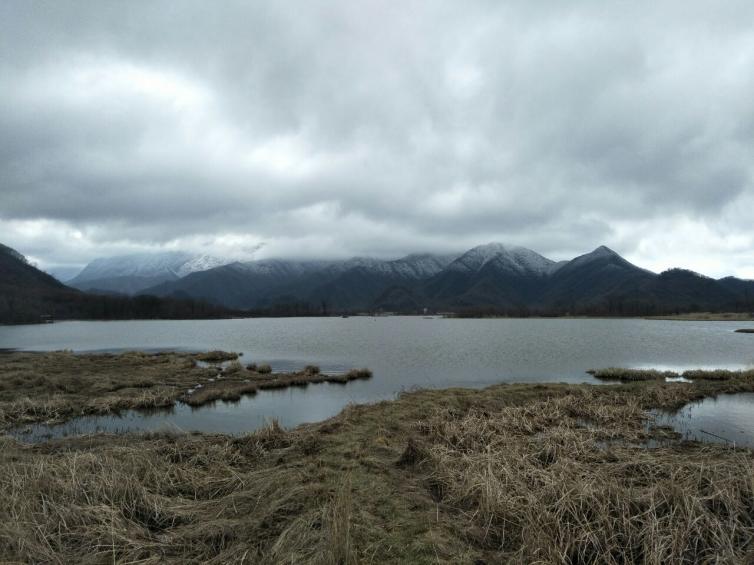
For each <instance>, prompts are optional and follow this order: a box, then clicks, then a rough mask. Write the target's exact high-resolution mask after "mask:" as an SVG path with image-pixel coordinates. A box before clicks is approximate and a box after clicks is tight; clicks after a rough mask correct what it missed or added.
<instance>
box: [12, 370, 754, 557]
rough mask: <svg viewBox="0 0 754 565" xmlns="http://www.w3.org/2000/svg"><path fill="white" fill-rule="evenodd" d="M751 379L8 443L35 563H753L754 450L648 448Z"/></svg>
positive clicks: (466, 397) (441, 400)
mask: <svg viewBox="0 0 754 565" xmlns="http://www.w3.org/2000/svg"><path fill="white" fill-rule="evenodd" d="M735 390H754V380H752V379H751V377H750V376H746V375H742V374H739V375H734V376H733V377H732V378H729V379H726V380H704V379H699V380H698V381H695V382H694V383H691V384H670V383H665V382H663V381H661V380H652V381H636V382H631V383H628V384H624V385H608V386H588V385H557V384H539V385H498V386H493V387H490V388H488V389H485V390H466V389H450V390H443V391H418V392H412V393H408V394H404V395H402V396H401V397H400V398H399V399H398V400H396V401H392V402H382V403H379V404H376V405H370V406H352V407H349V408H348V409H346V410H345V411H344V412H342V413H341V414H340V415H338V416H336V417H334V418H332V419H330V420H328V421H325V422H322V423H320V424H316V425H306V426H301V427H298V428H296V429H294V430H290V431H285V430H282V429H280V428H279V427H277V426H276V425H274V424H273V425H271V426H270V427H269V428H267V429H264V430H261V431H258V432H256V433H253V434H250V435H247V436H244V437H240V438H230V437H226V436H219V435H197V434H186V435H165V434H152V435H125V436H90V437H86V438H80V439H68V440H56V441H53V442H50V443H48V444H41V445H36V446H26V445H22V444H19V443H17V442H15V441H13V440H10V439H7V438H6V439H2V440H0V444H1V445H0V449H2V451H3V454H4V456H3V458H2V460H0V497H1V498H2V500H3V501H4V504H2V505H0V555H1V556H2V557H3V558H4V559H7V560H18V561H24V562H27V561H31V562H53V563H55V562H58V563H69V562H89V563H100V562H114V561H115V562H146V563H157V562H175V563H200V562H209V563H225V562H239V563H241V562H243V563H262V564H264V563H270V564H272V563H343V564H346V563H438V562H439V563H499V562H506V561H512V562H518V563H533V562H539V563H562V562H568V563H641V562H647V563H661V562H667V563H698V562H731V563H732V562H746V561H747V560H750V559H751V558H752V557H754V554H752V553H751V549H752V548H751V543H752V542H751V540H752V536H753V535H754V480H753V479H752V477H754V457H753V456H752V452H751V451H748V450H740V449H739V450H733V449H729V448H725V447H721V446H717V445H699V444H681V443H678V444H672V443H671V444H669V445H668V446H667V447H661V448H657V449H646V448H644V447H642V444H643V442H645V441H646V440H647V439H648V438H649V437H650V436H652V435H662V436H665V437H666V436H667V435H668V432H667V431H663V430H657V431H649V432H648V431H647V428H646V426H645V423H646V418H647V413H646V410H647V409H649V408H653V407H676V406H679V405H682V404H683V403H685V402H687V401H689V400H691V399H694V398H698V397H700V396H706V395H711V394H716V393H722V392H731V391H735Z"/></svg>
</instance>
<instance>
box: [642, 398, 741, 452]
mask: <svg viewBox="0 0 754 565" xmlns="http://www.w3.org/2000/svg"><path fill="white" fill-rule="evenodd" d="M654 416H655V421H654V423H655V425H657V426H668V427H670V428H673V429H674V430H675V431H676V432H678V433H680V434H681V437H682V439H684V440H688V441H700V442H711V443H724V444H727V445H731V446H741V447H751V448H754V393H748V392H747V393H738V394H721V395H719V396H717V397H716V398H705V399H704V400H701V401H699V402H691V403H689V404H687V405H686V406H684V407H683V408H681V409H680V410H678V411H676V412H667V411H656V412H655V413H654Z"/></svg>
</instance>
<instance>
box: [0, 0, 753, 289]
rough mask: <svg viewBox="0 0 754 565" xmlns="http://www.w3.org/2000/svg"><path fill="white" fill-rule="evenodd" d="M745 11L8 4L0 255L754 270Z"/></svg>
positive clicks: (597, 6) (0, 63)
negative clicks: (395, 259) (512, 254)
mask: <svg viewBox="0 0 754 565" xmlns="http://www.w3.org/2000/svg"><path fill="white" fill-rule="evenodd" d="M752 22H754V3H753V2H751V1H750V0H742V1H736V0H726V1H725V2H712V1H698V2H697V1H690V0H683V1H678V2H662V1H652V2H594V1H584V2H578V1H568V2H564V1H562V0H557V1H552V2H546V1H537V2H533V1H521V2H510V1H509V2H498V1H481V2H471V1H463V2H461V1H458V2H456V1H453V2H440V1H437V2H411V1H406V0H401V1H400V2H398V1H395V2H388V1H379V2H377V1H375V2H371V1H363V0H359V1H354V0H344V1H342V2H334V1H333V2H315V1H309V0H307V1H306V2H303V1H280V0H276V1H270V2H256V1H243V2H241V1H239V2H232V1H218V2H207V1H204V0H202V1H196V2H190V1H187V0H182V1H180V2H175V1H170V2H156V1H149V2H146V1H144V2H106V1H103V0H92V1H90V2H85V1H77V2H64V1H61V0H55V1H54V2H33V1H30V0H6V1H4V2H2V3H0V242H3V243H5V244H7V245H10V246H12V247H14V248H16V249H18V250H19V251H21V252H22V253H24V254H26V255H29V256H31V257H32V259H33V260H35V261H37V262H38V263H39V265H40V266H41V267H43V268H46V269H50V270H55V269H58V268H60V267H65V266H68V267H75V266H80V265H81V264H83V263H86V262H87V261H89V260H91V259H93V258H95V257H98V256H108V255H114V254H121V253H128V252H136V251H149V250H162V249H185V250H191V251H193V250H196V251H200V252H208V253H212V254H216V255H232V256H238V257H252V256H256V257H269V256H289V257H293V256H295V257H343V256H351V255H375V256H381V257H392V256H398V255H401V254H405V253H408V252H413V251H442V252H445V251H457V250H462V249H466V248H469V247H472V246H474V245H477V244H480V243H486V242H489V241H500V242H504V243H509V244H518V245H524V246H526V247H530V248H532V249H534V250H536V251H538V252H540V253H542V254H544V255H546V256H548V257H551V258H553V259H563V258H569V257H572V256H574V255H578V254H581V253H584V252H587V251H590V250H591V249H593V248H595V247H597V246H598V245H601V244H606V245H608V246H610V247H612V248H613V249H615V250H616V251H618V252H620V253H621V254H623V255H624V256H626V257H627V258H629V259H630V260H632V261H633V262H635V263H637V264H639V265H641V266H643V267H647V268H650V269H653V270H656V271H659V270H662V269H664V268H667V267H670V266H683V267H687V268H692V269H695V270H698V271H701V272H704V273H707V274H710V275H715V276H722V275H726V274H736V275H738V276H745V277H751V278H754V221H753V220H752V218H753V217H754V175H753V174H752V173H753V172H754V24H752ZM260 245H262V247H261V249H260ZM255 250H256V251H255Z"/></svg>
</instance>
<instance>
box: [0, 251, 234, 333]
mask: <svg viewBox="0 0 754 565" xmlns="http://www.w3.org/2000/svg"><path fill="white" fill-rule="evenodd" d="M229 315H231V312H229V311H227V309H225V308H223V307H221V306H217V305H210V304H207V303H204V302H202V301H197V300H193V299H189V300H187V299H178V300H177V299H173V298H169V297H168V298H159V297H155V296H126V295H118V296H108V295H96V294H90V293H86V292H81V291H79V290H77V289H74V288H71V287H69V286H66V285H64V284H63V283H61V282H60V281H59V280H57V279H56V278H54V277H52V276H51V275H48V274H47V273H44V272H42V271H40V270H39V269H37V268H36V267H34V266H33V265H31V264H30V263H29V262H28V261H27V260H26V258H25V257H24V256H23V255H22V254H20V253H18V252H17V251H16V250H14V249H11V248H10V247H7V246H5V245H2V244H0V323H27V322H40V321H50V320H53V319H72V318H73V319H86V320H117V319H134V318H140V319H147V318H159V319H168V318H183V319H185V318H208V317H212V318H214V317H223V316H229Z"/></svg>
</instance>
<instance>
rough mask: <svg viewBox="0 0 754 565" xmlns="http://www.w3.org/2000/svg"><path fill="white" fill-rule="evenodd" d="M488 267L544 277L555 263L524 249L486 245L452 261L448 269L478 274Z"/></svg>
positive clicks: (500, 244)
mask: <svg viewBox="0 0 754 565" xmlns="http://www.w3.org/2000/svg"><path fill="white" fill-rule="evenodd" d="M488 265H494V266H495V267H497V268H499V269H501V270H506V271H510V272H513V273H518V274H522V275H523V274H531V275H540V276H544V275H547V274H548V273H549V272H550V271H551V269H552V267H553V265H555V262H554V261H551V260H550V259H547V258H546V257H543V256H542V255H540V254H539V253H537V252H535V251H532V250H531V249H527V248H525V247H510V246H507V245H503V244H502V243H488V244H486V245H479V246H477V247H474V248H473V249H470V250H469V251H467V252H466V253H464V254H463V255H461V256H460V257H459V258H458V259H456V260H455V261H453V262H452V263H451V264H450V265H449V266H448V269H449V270H451V271H458V272H478V271H480V270H481V269H482V268H484V267H486V266H488Z"/></svg>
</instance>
